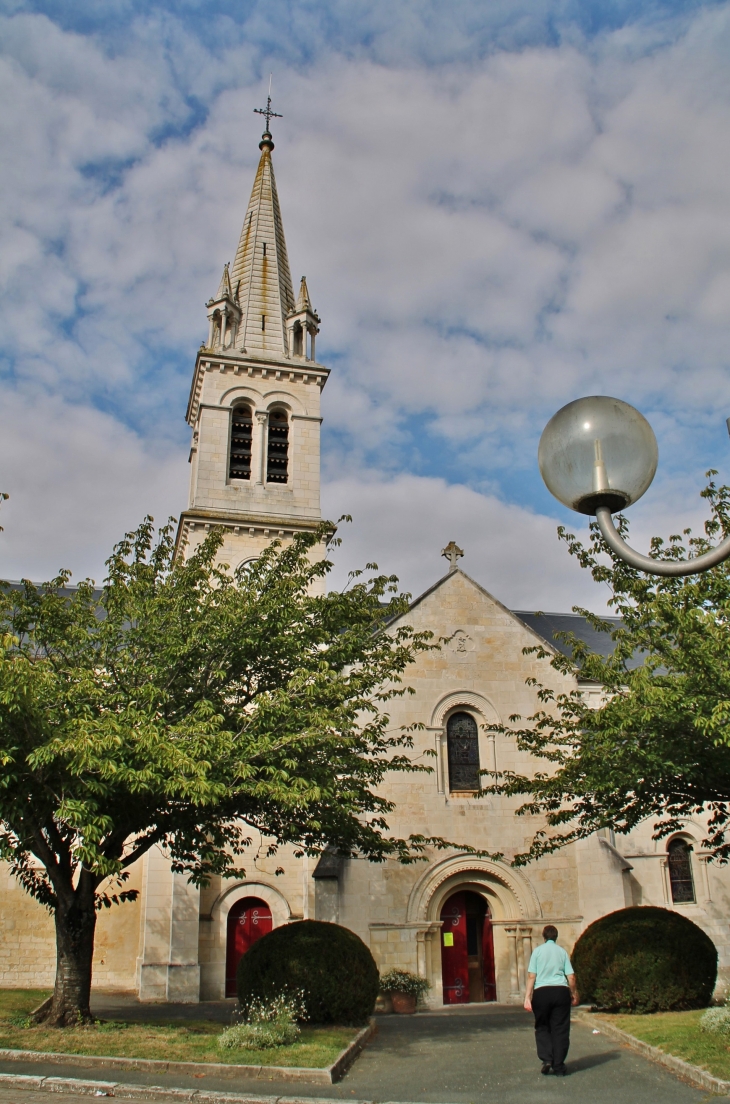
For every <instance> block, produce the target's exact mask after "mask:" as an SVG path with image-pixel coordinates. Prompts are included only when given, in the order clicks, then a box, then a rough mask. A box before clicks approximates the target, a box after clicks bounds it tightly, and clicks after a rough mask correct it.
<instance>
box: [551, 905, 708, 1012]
mask: <svg viewBox="0 0 730 1104" xmlns="http://www.w3.org/2000/svg"><path fill="white" fill-rule="evenodd" d="M572 961H573V967H574V969H575V976H576V981H577V984H578V990H579V992H580V995H581V999H582V1000H584V1001H590V1002H591V1003H592V1004H593V1005H594V1006H595V1007H596V1008H600V1009H602V1010H603V1011H606V1012H670V1011H677V1010H680V1009H688V1008H706V1007H707V1005H708V1004H709V1003H710V1000H711V998H712V992H713V990H714V988H715V981H716V979H717V950H716V948H715V944H714V943H713V942H712V940H711V939H710V937H709V936H708V935H706V934H705V932H703V931H702V929H701V928H698V927H697V925H696V924H693V923H692V921H691V920H688V919H687V917H686V916H682V915H681V914H680V913H677V912H671V911H670V910H669V909H663V908H654V907H650V906H646V907H633V908H625V909H619V910H618V912H611V913H609V914H608V916H602V917H601V918H600V920H596V921H595V922H594V923H593V924H591V926H590V927H589V928H586V930H585V931H584V932H583V934H582V935H581V937H580V939H579V940H578V942H577V943H576V945H575V947H574V949H573V956H572Z"/></svg>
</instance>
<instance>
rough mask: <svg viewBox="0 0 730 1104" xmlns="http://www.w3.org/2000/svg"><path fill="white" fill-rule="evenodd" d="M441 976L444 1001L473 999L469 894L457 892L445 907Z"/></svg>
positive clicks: (442, 911) (448, 1002) (452, 1002)
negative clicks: (468, 910)
mask: <svg viewBox="0 0 730 1104" xmlns="http://www.w3.org/2000/svg"><path fill="white" fill-rule="evenodd" d="M440 919H441V921H442V926H441V977H442V980H443V986H444V1004H468V1003H469V956H468V953H467V945H466V894H465V893H454V894H452V895H451V897H449V899H448V901H446V902H445V903H444V906H443V908H442V909H441V917H440Z"/></svg>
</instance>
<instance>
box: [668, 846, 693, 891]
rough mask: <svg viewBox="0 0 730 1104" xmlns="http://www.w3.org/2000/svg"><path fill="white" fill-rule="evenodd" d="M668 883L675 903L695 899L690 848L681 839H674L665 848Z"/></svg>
mask: <svg viewBox="0 0 730 1104" xmlns="http://www.w3.org/2000/svg"><path fill="white" fill-rule="evenodd" d="M667 858H668V863H669V883H670V885H671V887H672V901H673V902H674V903H675V905H682V904H690V903H692V902H693V901H694V900H695V883H694V879H693V877H692V848H691V847H690V846H689V844H688V843H687V842H686V841H685V840H683V839H675V840H672V842H671V843H670V844H669V847H668V848H667Z"/></svg>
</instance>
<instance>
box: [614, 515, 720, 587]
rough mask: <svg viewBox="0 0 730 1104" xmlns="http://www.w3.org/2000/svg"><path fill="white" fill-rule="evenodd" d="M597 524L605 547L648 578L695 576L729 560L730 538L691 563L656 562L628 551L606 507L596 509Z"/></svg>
mask: <svg viewBox="0 0 730 1104" xmlns="http://www.w3.org/2000/svg"><path fill="white" fill-rule="evenodd" d="M596 521H597V522H598V526H599V528H600V530H601V534H602V536H603V539H604V540H605V542H606V544H607V545H608V547H609V548H610V549H611V550H612V551H613V552H615V553H616V555H617V556H618V557H619V558H620V559H622V560H624V562H625V563H627V564H629V566H630V567H636V568H638V569H639V571H646V572H648V573H649V574H651V575H696V574H697V572H698V571H707V569H708V568H709V567H715V566H716V565H717V564H719V563H722V562H723V560H726V559H727V558H728V556H730V537H725V539H724V540H723V541H721V542H720V544H718V546H717V548H713V549H712V550H711V551H710V552H705V553H704V554H703V555H702V556H696V557H695V558H694V559H691V560H655V559H653V557H651V556H642V554H641V552H635V551H634V549H633V548H630V547H629V545H628V544H627V543H626V541H625V540H624V539H623V537H622V536H621V535H620V533H618V532H617V530H616V527H615V525H614V524H613V518H612V517H611V510H610V508H609V507H608V506H597V507H596Z"/></svg>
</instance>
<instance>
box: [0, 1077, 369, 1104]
mask: <svg viewBox="0 0 730 1104" xmlns="http://www.w3.org/2000/svg"><path fill="white" fill-rule="evenodd" d="M2 1088H9V1089H26V1090H28V1089H30V1090H31V1091H34V1092H39V1091H41V1092H42V1091H45V1092H50V1093H73V1094H75V1095H76V1096H114V1097H118V1098H119V1099H120V1100H159V1101H161V1102H167V1101H170V1102H172V1101H178V1102H182V1101H195V1104H332V1101H331V1100H330V1099H328V1098H324V1097H311V1098H308V1099H307V1100H306V1101H304V1100H302V1099H301V1097H286V1096H252V1095H248V1096H247V1095H246V1094H245V1093H217V1092H205V1091H201V1090H200V1089H167V1088H165V1087H164V1086H163V1085H130V1084H120V1083H118V1082H116V1081H85V1080H83V1079H81V1078H78V1077H33V1076H32V1075H28V1074H23V1073H17V1074H16V1073H0V1089H2ZM350 1104H373V1102H372V1101H369V1100H353V1101H351V1102H350Z"/></svg>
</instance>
